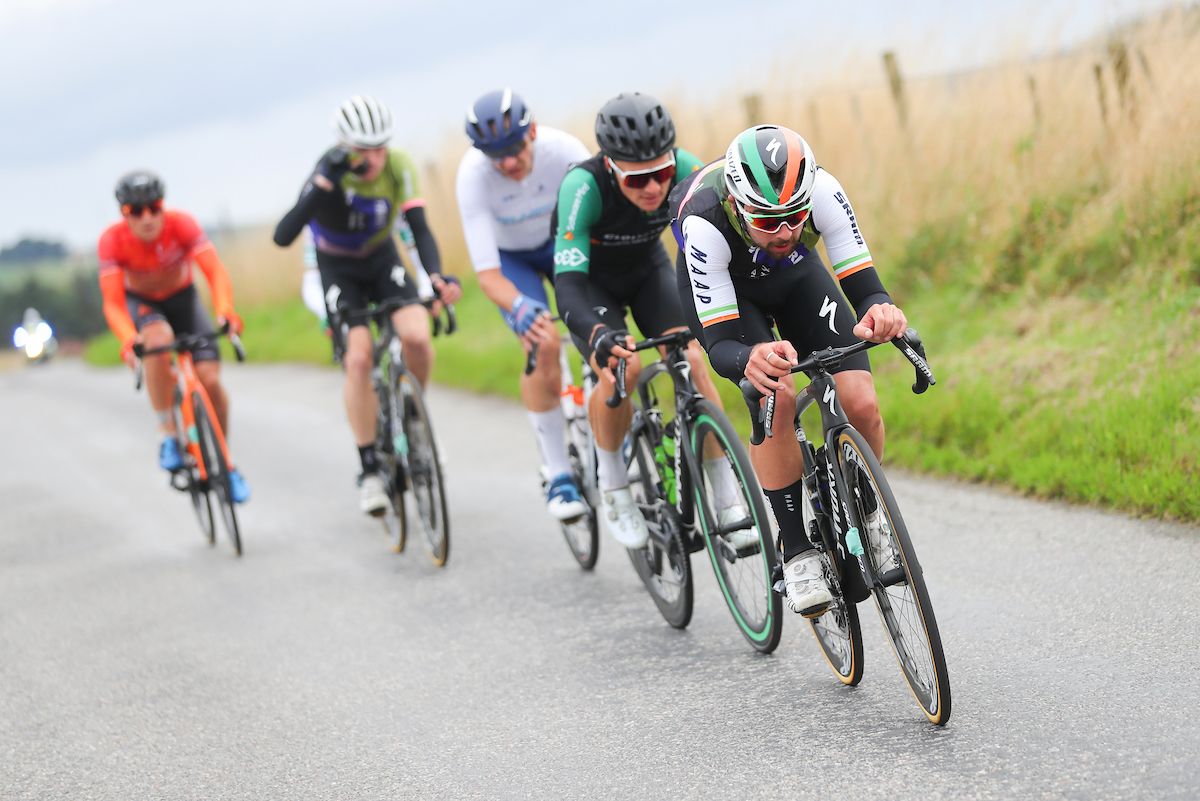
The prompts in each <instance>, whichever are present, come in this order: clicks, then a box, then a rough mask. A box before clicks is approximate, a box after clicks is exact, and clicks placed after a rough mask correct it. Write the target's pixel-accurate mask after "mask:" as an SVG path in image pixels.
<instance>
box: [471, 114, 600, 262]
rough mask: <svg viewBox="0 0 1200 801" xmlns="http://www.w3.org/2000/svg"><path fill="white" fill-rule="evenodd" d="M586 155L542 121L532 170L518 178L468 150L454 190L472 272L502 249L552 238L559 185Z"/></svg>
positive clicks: (567, 136)
mask: <svg viewBox="0 0 1200 801" xmlns="http://www.w3.org/2000/svg"><path fill="white" fill-rule="evenodd" d="M590 155H591V154H590V153H589V152H588V150H587V148H586V147H584V146H583V143H582V142H580V141H579V140H578V139H576V138H575V137H573V136H571V135H570V134H568V133H565V132H563V131H560V130H558V129H556V128H550V127H547V126H544V125H539V126H538V128H537V139H535V140H533V171H532V172H530V173H529V175H528V176H527V177H526V178H525V179H524V180H522V181H513V180H512V179H510V178H505V177H504V175H503V174H502V173H501V172H500V171H499V170H497V169H496V167H495V165H494V164H492V161H491V160H490V159H489V158H488V157H487V156H485V155H484V154H483V153H482V152H481V151H479V150H477V149H476V148H471V149H470V150H468V151H467V153H466V155H464V156H463V158H462V162H460V163H459V165H458V179H457V181H456V186H455V191H456V193H457V195H458V208H459V213H460V214H461V215H462V224H463V235H464V236H465V238H466V240H467V251H468V252H469V253H470V254H471V263H472V264H473V265H474V266H475V271H476V272H478V271H480V270H489V269H493V268H495V267H499V266H500V253H499V251H500V250H533V249H534V248H537V247H539V246H541V245H544V244H545V243H546V242H547V241H549V240H550V237H551V231H550V215H551V214H552V213H553V212H554V204H555V203H556V202H557V200H558V185H559V184H560V183H562V179H563V176H564V175H566V174H567V170H569V169H570V168H571V167H572V166H573V165H575V164H577V163H579V162H581V161H583V160H585V159H587V158H588V157H589V156H590Z"/></svg>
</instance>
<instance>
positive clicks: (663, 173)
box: [608, 154, 675, 189]
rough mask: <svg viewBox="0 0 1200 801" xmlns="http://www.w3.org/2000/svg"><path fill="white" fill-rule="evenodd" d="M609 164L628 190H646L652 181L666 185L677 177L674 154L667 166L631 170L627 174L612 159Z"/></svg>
mask: <svg viewBox="0 0 1200 801" xmlns="http://www.w3.org/2000/svg"><path fill="white" fill-rule="evenodd" d="M608 164H609V166H610V167H612V169H613V172H615V173H616V174H617V178H618V179H619V180H620V181H621V184H622V185H624V186H625V187H626V188H627V189H645V188H646V185H647V184H649V183H650V181H651V180H653V181H654V182H655V183H656V184H664V185H665V184H669V183H671V179H672V178H674V177H675V156H674V154H672V155H671V160H670V161H669V162H667V163H666V164H662V165H659V166H658V167H651V168H649V169H646V170H630V171H629V172H625V170H622V169H621V168H620V167H618V166H617V164H616V162H615V161H613V160H612V159H609V160H608Z"/></svg>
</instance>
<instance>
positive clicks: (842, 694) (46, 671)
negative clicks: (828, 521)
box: [0, 362, 1200, 801]
mask: <svg viewBox="0 0 1200 801" xmlns="http://www.w3.org/2000/svg"><path fill="white" fill-rule="evenodd" d="M226 372H227V381H228V384H229V386H230V389H231V391H232V393H233V396H234V404H235V406H234V420H233V431H232V434H233V445H234V449H235V452H236V454H237V455H238V458H239V461H240V464H241V466H242V468H243V470H244V472H245V474H246V476H247V477H248V478H249V480H250V482H251V484H252V486H253V490H254V497H253V499H252V500H251V502H250V504H248V505H247V506H246V507H244V509H243V511H242V522H243V528H244V537H245V543H246V555H245V557H244V558H243V559H241V560H238V559H235V558H234V557H233V556H232V555H231V553H230V550H229V548H228V546H227V544H226V543H224V542H219V543H218V547H217V548H215V549H210V548H209V547H208V546H207V545H206V544H205V543H204V542H203V541H202V539H201V537H200V535H199V533H198V530H197V529H196V526H195V523H194V521H193V519H192V516H191V510H190V508H189V505H188V503H187V501H186V499H185V498H184V497H183V496H182V495H180V494H178V493H175V492H173V491H169V490H168V489H167V488H166V487H165V479H164V477H163V476H162V475H161V474H160V473H159V471H158V469H157V467H156V464H155V462H156V442H155V435H154V430H153V422H152V418H151V415H150V413H149V410H148V404H147V401H146V399H145V398H144V397H142V396H138V395H135V394H134V392H133V389H132V382H131V379H130V376H129V374H128V373H127V372H125V371H121V370H92V369H88V368H85V367H83V366H81V365H79V364H76V363H70V362H60V363H56V364H53V365H49V366H47V367H45V368H39V369H32V370H20V371H13V372H8V373H3V374H0V448H2V451H3V458H2V459H0V798H3V799H35V798H36V799H48V798H63V799H143V798H163V799H217V798H220V799H241V798H246V799H271V798H281V799H299V798H305V799H307V798H312V799H356V798H364V799H384V798H422V799H425V798H447V799H461V798H667V797H670V798H722V799H742V798H769V799H780V798H797V799H806V798H814V799H815V798H820V799H829V798H850V799H853V798H885V797H886V798H898V799H906V798H913V799H917V798H919V799H942V798H945V799H962V798H997V799H999V798H1006V799H1007V798H1020V799H1029V798H1048V799H1049V798H1053V799H1057V798H1078V799H1089V801H1091V800H1093V799H1110V798H1130V799H1135V798H1136V799H1146V798H1179V799H1194V798H1196V797H1197V796H1200V725H1198V723H1197V720H1198V718H1200V669H1198V667H1197V645H1198V643H1200V614H1198V612H1200V587H1198V585H1197V580H1196V566H1197V565H1198V564H1200V530H1197V529H1195V528H1187V527H1180V526H1173V525H1167V524H1161V523H1153V522H1145V521H1136V520H1131V519H1128V518H1125V517H1121V516H1117V515H1112V514H1106V513H1101V512H1097V511H1093V510H1088V509H1082V508H1076V507H1069V506H1064V505H1059V504H1046V503H1036V502H1032V501H1029V500H1025V499H1021V498H1016V497H1011V496H1008V495H1005V494H1003V493H998V492H995V491H991V490H984V489H980V488H977V487H972V486H964V485H957V484H953V483H947V482H940V481H930V480H926V479H917V478H911V477H893V484H894V487H895V489H896V492H897V495H898V497H899V500H900V503H901V506H902V508H903V510H904V512H905V516H906V518H907V520H908V524H909V528H910V530H911V531H912V532H913V535H914V539H915V542H916V545H917V547H918V549H919V553H920V556H921V558H922V562H923V564H924V567H925V572H926V579H927V582H928V585H929V590H930V594H931V597H932V599H933V603H934V606H935V609H936V610H937V614H938V621H939V623H940V626H941V631H942V636H943V640H944V643H945V650H946V654H947V658H948V661H949V665H950V677H951V686H952V688H953V695H954V713H953V717H952V719H951V721H950V724H949V725H948V726H947V727H945V728H944V729H937V728H935V727H933V726H930V725H929V724H928V723H927V722H926V721H925V719H924V717H923V716H922V715H921V713H920V711H919V710H918V708H917V707H916V705H915V703H914V702H913V700H912V698H911V697H910V696H909V694H908V691H907V689H906V688H905V687H904V685H903V683H902V681H901V678H900V674H899V671H898V669H897V667H896V664H895V660H894V658H893V657H892V655H891V653H890V650H889V646H888V645H887V644H886V642H885V640H884V639H883V634H882V629H881V627H880V626H879V625H878V623H877V622H876V621H877V615H876V614H875V612H874V611H873V609H872V608H871V607H870V606H869V605H863V607H861V611H862V613H863V622H864V631H865V635H866V638H867V639H866V660H865V665H866V677H865V679H864V680H863V683H862V685H861V686H859V687H858V688H855V689H847V688H843V687H842V686H841V685H839V684H838V683H837V682H836V681H835V680H834V679H833V677H832V676H831V675H829V673H828V668H827V667H826V666H825V664H824V662H823V661H822V660H821V658H820V656H819V654H818V651H817V647H816V645H815V643H814V642H813V641H812V637H811V636H810V635H809V634H808V630H807V626H803V625H800V621H799V620H798V619H795V618H792V619H789V620H788V621H787V622H786V624H785V634H784V641H783V643H782V645H781V646H780V648H779V650H778V651H777V652H776V654H775V655H773V656H770V657H762V656H759V655H756V654H755V653H754V652H752V651H751V649H750V648H749V647H748V646H746V645H745V644H744V642H743V641H742V639H741V637H740V635H738V633H737V631H736V629H735V627H734V624H733V623H732V621H731V619H730V618H729V615H728V613H727V611H726V610H725V608H724V605H723V604H722V603H721V600H720V597H719V595H718V592H717V589H716V583H715V580H714V579H713V577H712V574H711V572H710V570H709V568H708V567H707V565H706V562H704V561H703V560H702V559H696V560H694V562H693V564H694V566H695V568H696V571H697V610H696V616H695V619H694V620H693V622H692V624H691V626H690V627H689V628H688V629H687V630H686V631H684V632H678V631H674V630H672V629H670V628H668V627H667V626H666V625H665V624H664V623H663V622H662V621H661V619H660V618H659V617H658V614H657V612H656V610H655V608H654V607H653V605H652V603H651V601H650V599H649V598H648V597H647V596H646V594H645V592H644V591H643V590H642V589H641V584H640V583H639V581H638V580H637V577H636V575H635V574H634V572H633V570H632V569H631V567H630V565H629V563H628V560H627V559H626V558H625V556H624V554H622V553H620V552H619V551H618V549H617V547H616V546H615V544H614V543H611V542H608V541H605V542H603V543H602V545H601V551H602V552H601V558H600V564H599V565H598V566H597V569H596V571H595V572H594V574H584V573H582V572H581V571H580V570H579V569H578V568H577V567H576V566H575V565H574V562H573V561H572V559H571V557H570V555H569V554H568V552H567V550H566V547H565V545H564V544H563V542H562V539H561V536H560V535H559V533H558V530H557V528H556V527H555V526H554V525H552V523H551V521H550V520H549V519H548V518H547V517H546V515H545V514H544V512H543V511H542V509H541V505H540V500H539V493H538V488H537V482H536V477H535V470H536V459H535V454H534V446H533V438H532V436H531V434H530V432H529V430H528V425H527V423H526V420H525V415H524V412H523V410H522V409H520V408H519V407H518V406H516V405H514V404H512V403H509V402H505V401H500V400H495V399H487V398H478V397H473V396H470V395H465V394H460V393H456V392H450V391H445V390H435V391H434V392H433V404H434V407H433V408H434V414H435V421H436V423H437V425H438V430H439V438H440V439H441V441H442V444H443V447H444V449H445V452H446V461H447V463H448V464H447V474H448V483H449V487H450V492H451V496H452V523H453V534H452V537H453V541H452V552H451V557H450V562H449V565H448V566H447V567H446V568H445V569H444V570H439V569H437V568H434V567H433V566H432V565H431V563H430V562H429V560H428V559H427V558H426V556H425V554H424V553H423V552H422V551H421V549H420V547H419V543H414V545H416V547H412V546H410V548H409V550H408V551H407V552H406V553H404V554H402V555H396V554H394V553H392V552H390V550H389V548H388V542H387V540H386V538H385V536H384V535H383V533H382V527H381V526H379V524H378V523H377V522H375V521H373V520H370V519H367V518H364V517H362V516H360V515H359V514H358V513H357V511H356V508H355V504H356V494H355V488H354V486H353V476H354V473H355V469H356V456H355V453H354V450H353V448H352V447H351V445H350V438H349V432H348V429H347V427H346V424H345V422H344V420H343V418H342V412H341V408H340V389H339V380H340V379H339V375H338V374H337V373H336V372H334V371H332V370H319V369H307V368H299V367H274V368H271V367H254V368H246V367H237V368H231V369H229V370H227V371H226ZM1198 491H1200V489H1198Z"/></svg>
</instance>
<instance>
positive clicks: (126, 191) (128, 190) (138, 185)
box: [115, 170, 163, 206]
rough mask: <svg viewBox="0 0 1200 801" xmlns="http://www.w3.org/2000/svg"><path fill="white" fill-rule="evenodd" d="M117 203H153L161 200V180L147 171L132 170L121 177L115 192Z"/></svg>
mask: <svg viewBox="0 0 1200 801" xmlns="http://www.w3.org/2000/svg"><path fill="white" fill-rule="evenodd" d="M115 194H116V196H117V202H118V203H120V204H121V205H122V206H124V205H125V204H126V203H154V202H155V201H158V200H162V199H163V183H162V179H161V178H159V177H158V176H157V175H155V174H154V173H152V172H150V171H149V170H134V171H133V172H129V173H125V174H124V175H122V176H121V180H119V181H117V189H116V192H115Z"/></svg>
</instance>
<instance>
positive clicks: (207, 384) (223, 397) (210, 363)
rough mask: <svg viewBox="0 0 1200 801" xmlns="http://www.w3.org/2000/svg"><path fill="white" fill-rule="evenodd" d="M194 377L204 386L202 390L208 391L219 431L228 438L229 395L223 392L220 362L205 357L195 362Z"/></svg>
mask: <svg viewBox="0 0 1200 801" xmlns="http://www.w3.org/2000/svg"><path fill="white" fill-rule="evenodd" d="M195 365H196V378H198V379H200V383H201V384H202V385H203V386H204V391H205V392H207V393H208V399H209V400H211V401H212V405H213V411H214V412H216V413H217V422H218V423H219V424H220V425H221V432H222V433H223V434H224V435H225V439H226V440H228V439H229V395H228V393H226V392H225V386H224V385H223V384H222V383H221V363H220V362H219V361H217V360H215V359H205V360H204V361H197V362H195Z"/></svg>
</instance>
